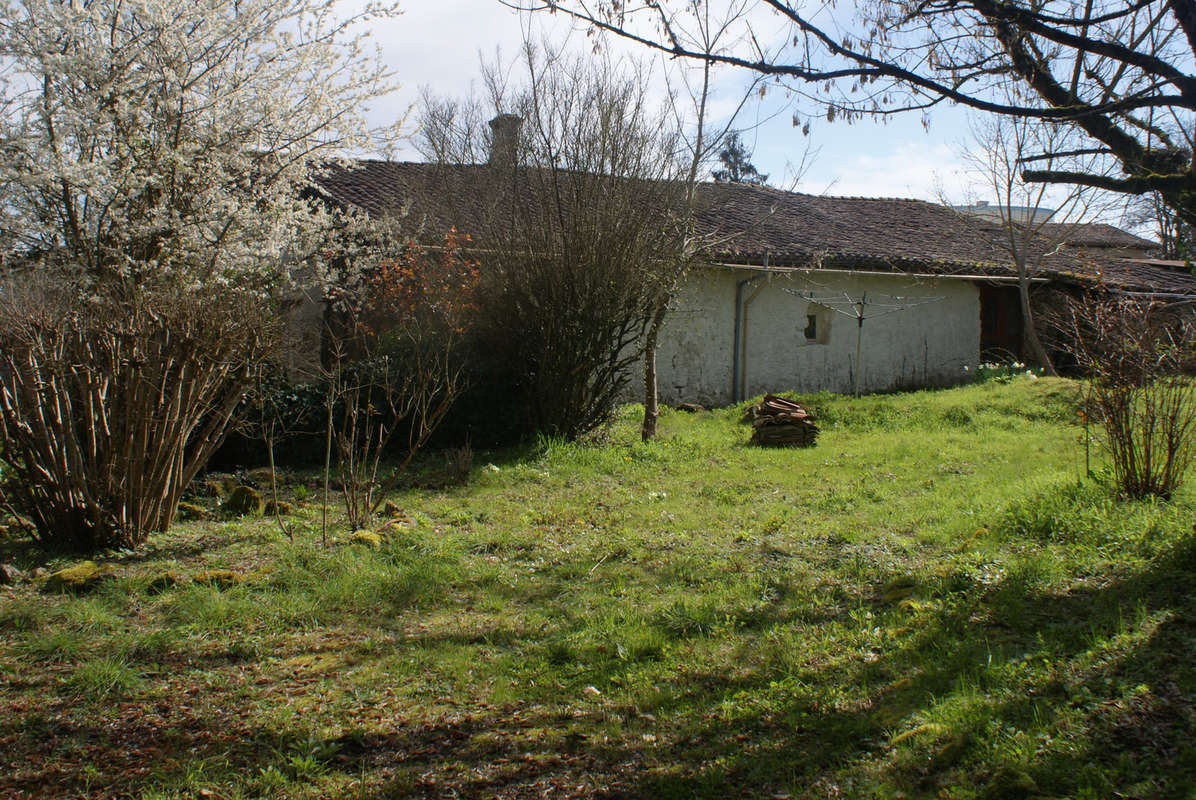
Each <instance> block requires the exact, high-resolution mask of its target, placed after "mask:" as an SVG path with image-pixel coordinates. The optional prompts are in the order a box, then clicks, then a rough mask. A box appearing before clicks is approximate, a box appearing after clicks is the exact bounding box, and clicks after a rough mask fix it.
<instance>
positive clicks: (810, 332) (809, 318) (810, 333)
mask: <svg viewBox="0 0 1196 800" xmlns="http://www.w3.org/2000/svg"><path fill="white" fill-rule="evenodd" d="M805 334H806V341H807V342H816V341H818V315H817V314H806V330H805Z"/></svg>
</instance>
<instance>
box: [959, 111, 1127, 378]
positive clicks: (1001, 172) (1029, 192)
mask: <svg viewBox="0 0 1196 800" xmlns="http://www.w3.org/2000/svg"><path fill="white" fill-rule="evenodd" d="M1068 138H1072V133H1071V130H1070V129H1069V128H1068V127H1067V126H1064V125H1062V124H1060V123H1056V122H1044V121H1042V120H1034V119H1029V118H1025V117H1000V116H985V117H981V118H977V119H974V120H973V124H972V139H973V142H974V146H973V147H971V148H968V149H966V150H964V151H963V152H962V153H961V156H962V157H963V160H964V161H965V162H966V163H968V164H970V166H971V167H972V168H973V171H974V172H975V173H977V174H978V175H979V177H980V179H981V183H982V185H984V187H985V189H986V190H987V192H989V193H991V196H992V197H994V198H995V199H996V205H995V208H996V210H997V212H998V215H999V221H1000V230H999V233H998V234H997V235H998V236H999V244H1000V246H1001V248H1002V249H1004V250H1005V252H1006V253H1008V255H1009V258H1010V261H1011V262H1012V264H1013V267H1014V270H1015V272H1016V274H1017V287H1018V296H1019V300H1020V305H1021V313H1022V321H1023V325H1024V335H1025V340H1026V343H1027V344H1028V345H1029V347H1030V351H1031V353H1032V356H1033V360H1034V361H1035V362H1037V363H1038V364H1039V365H1040V366H1041V367H1042V368H1043V369H1044V370H1045V371H1046V372H1047V374H1049V375H1055V374H1056V372H1055V367H1054V364H1053V363H1052V362H1051V358H1050V355H1049V353H1048V352H1047V350H1046V348H1045V347H1044V346H1043V343H1042V339H1041V337H1040V336H1039V333H1038V325H1037V323H1036V320H1035V314H1034V305H1033V303H1031V297H1030V293H1031V288H1032V281H1033V280H1034V278H1035V277H1036V276H1038V275H1039V274H1040V273H1041V272H1042V270H1043V268H1044V267H1045V266H1046V263H1047V262H1048V261H1050V260H1051V259H1053V258H1055V257H1056V256H1059V255H1061V254H1062V253H1063V252H1064V251H1065V250H1066V249H1067V245H1068V243H1069V241H1070V240H1071V239H1072V238H1073V235H1074V234H1075V233H1076V232H1077V231H1078V230H1079V226H1080V225H1082V224H1083V223H1085V222H1086V221H1087V220H1088V219H1089V218H1091V216H1093V215H1094V214H1096V213H1098V212H1099V211H1100V210H1102V208H1105V207H1108V206H1109V205H1111V202H1110V200H1109V197H1108V195H1107V193H1102V192H1100V191H1098V190H1095V189H1093V188H1092V187H1090V186H1082V185H1071V186H1066V187H1064V188H1063V189H1062V190H1057V189H1056V188H1055V187H1053V186H1052V185H1050V184H1045V183H1028V182H1026V181H1025V180H1024V179H1023V175H1022V162H1023V160H1024V159H1025V157H1026V156H1027V155H1028V154H1031V153H1043V152H1054V151H1058V150H1062V149H1064V148H1065V147H1066V143H1065V141H1064V140H1066V139H1068ZM1095 168H1096V167H1095V165H1093V167H1092V168H1091V169H1093V170H1095Z"/></svg>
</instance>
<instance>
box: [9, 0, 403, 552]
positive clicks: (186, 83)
mask: <svg viewBox="0 0 1196 800" xmlns="http://www.w3.org/2000/svg"><path fill="white" fill-rule="evenodd" d="M394 13H396V9H395V8H394V7H393V6H390V5H374V4H371V5H369V6H367V7H365V8H363V9H361V10H359V11H357V12H356V13H352V14H345V13H344V12H343V11H342V10H341V9H339V8H338V7H337V5H336V3H335V2H332V3H330V2H326V0H193V1H192V2H186V3H176V2H170V0H19V1H17V0H0V153H3V157H2V158H0V241H3V242H5V243H6V252H5V253H3V254H2V255H3V258H4V260H5V262H6V264H7V267H8V273H9V274H8V276H7V277H6V281H5V283H4V285H3V287H2V288H0V303H2V305H3V308H0V433H2V434H3V442H2V443H0V458H3V460H4V462H5V463H6V464H7V466H8V467H9V468H10V470H11V471H12V473H11V474H12V475H13V476H14V477H11V478H10V479H9V481H8V482H7V484H6V485H5V486H4V488H3V490H2V494H0V498H2V499H3V501H4V502H5V504H6V505H7V506H8V507H9V510H10V511H12V512H14V513H15V514H17V515H18V516H19V517H21V518H23V519H24V520H25V521H26V522H28V523H29V526H30V528H31V530H33V531H34V535H35V536H36V537H37V538H38V539H40V540H41V541H43V542H45V543H47V544H53V545H57V546H71V547H78V548H94V547H98V546H106V545H113V544H120V545H135V544H138V543H139V542H141V541H143V540H144V538H145V536H146V535H148V533H150V532H152V531H154V530H162V529H165V528H166V527H167V526H169V524H170V522H171V520H172V517H173V514H174V509H175V507H176V505H177V500H178V496H179V494H180V493H181V491H182V489H183V488H184V487H185V486H186V484H187V482H188V481H189V480H190V479H191V477H192V476H193V475H194V474H195V473H196V471H197V470H198V469H200V468H201V467H202V465H203V463H204V461H206V459H207V457H208V456H209V455H210V454H211V452H212V450H214V449H215V447H216V446H218V445H219V443H220V441H222V439H223V437H224V434H225V433H226V431H227V427H228V424H229V421H230V419H231V415H232V413H233V408H234V407H235V405H236V401H237V399H239V397H240V396H241V393H242V391H243V388H244V387H245V386H246V385H248V383H249V382H250V381H249V378H250V377H251V375H252V373H253V371H254V370H255V369H256V368H257V365H258V364H259V363H260V361H261V359H262V357H263V355H264V354H265V353H266V352H267V350H268V348H269V344H270V338H271V337H270V330H269V328H270V325H269V323H270V320H271V314H270V311H271V308H272V303H273V302H274V299H273V298H274V297H276V295H277V292H278V289H279V287H281V286H284V285H285V284H286V280H287V277H288V276H287V274H286V272H287V269H288V266H287V265H288V264H297V263H300V262H301V261H302V260H303V257H304V254H305V252H306V251H307V250H308V249H309V248H310V247H311V246H314V245H315V243H317V242H318V241H319V239H320V233H321V231H322V230H323V229H324V228H325V223H326V221H327V220H326V212H325V211H324V210H323V209H322V208H320V207H319V206H318V205H317V204H316V203H314V202H313V201H312V199H311V197H312V193H311V192H309V191H308V189H309V187H310V185H311V181H312V178H313V175H314V174H315V172H316V170H318V168H319V164H320V163H322V162H325V161H327V160H329V159H331V158H334V157H337V156H343V155H346V154H351V153H354V152H361V151H363V150H366V149H371V148H372V147H373V146H375V145H377V144H378V143H379V142H380V141H383V140H386V139H388V138H389V136H390V134H391V133H392V131H390V130H384V131H379V130H372V129H370V127H369V126H368V125H367V123H366V120H365V113H366V111H367V105H368V103H369V102H370V101H371V100H374V99H376V98H379V97H381V96H382V95H384V94H385V93H386V92H387V91H388V90H389V88H390V87H389V85H388V76H387V74H386V71H385V69H384V68H383V66H382V65H381V63H380V62H379V60H378V58H377V57H376V55H375V56H373V57H370V54H369V53H368V52H367V50H366V46H367V42H366V40H365V38H364V34H363V33H361V31H363V30H364V28H365V25H364V23H368V22H369V21H370V20H372V19H374V18H377V17H379V16H388V15H392V14H394Z"/></svg>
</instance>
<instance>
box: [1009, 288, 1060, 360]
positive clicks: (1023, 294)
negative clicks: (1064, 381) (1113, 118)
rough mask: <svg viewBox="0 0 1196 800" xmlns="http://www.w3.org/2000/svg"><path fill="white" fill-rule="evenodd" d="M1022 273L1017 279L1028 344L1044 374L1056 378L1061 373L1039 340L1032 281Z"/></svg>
mask: <svg viewBox="0 0 1196 800" xmlns="http://www.w3.org/2000/svg"><path fill="white" fill-rule="evenodd" d="M1020 272H1021V274H1019V275H1018V277H1017V294H1018V297H1019V298H1020V299H1021V304H1022V324H1023V330H1024V331H1025V337H1026V342H1027V343H1028V344H1029V345H1030V354H1031V355H1032V356H1033V358H1034V360H1035V361H1037V362H1038V365H1039V366H1040V367H1042V369H1043V372H1044V373H1046V374H1047V375H1050V376H1051V377H1052V378H1056V377H1058V376H1059V373H1058V372H1056V371H1055V365H1054V364H1053V363H1051V357H1050V355H1048V354H1047V351H1046V348H1045V347H1043V346H1042V340H1041V339H1040V338H1038V327H1037V326H1036V325H1035V324H1034V311H1033V310H1032V309H1031V308H1030V280H1029V278H1028V277H1027V276H1026V274H1025V272H1024V271H1020Z"/></svg>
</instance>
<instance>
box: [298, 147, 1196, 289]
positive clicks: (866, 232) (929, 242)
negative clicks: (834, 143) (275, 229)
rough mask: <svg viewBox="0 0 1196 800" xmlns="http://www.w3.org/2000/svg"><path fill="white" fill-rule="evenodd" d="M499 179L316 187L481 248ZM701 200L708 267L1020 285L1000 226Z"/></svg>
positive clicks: (482, 172) (1067, 274)
mask: <svg viewBox="0 0 1196 800" xmlns="http://www.w3.org/2000/svg"><path fill="white" fill-rule="evenodd" d="M493 176H494V172H493V168H491V167H488V166H484V165H463V166H442V165H435V164H414V163H401V162H388V161H358V162H354V163H353V164H352V165H351V166H330V167H328V168H327V169H326V170H325V172H324V173H323V174H322V175H321V176H320V177H319V178H318V179H317V182H318V185H319V187H320V190H321V193H322V194H323V195H324V196H325V197H326V198H327V199H329V200H331V201H332V202H334V203H338V204H341V205H353V206H357V207H360V208H362V209H364V210H365V211H367V212H369V213H370V214H381V213H388V212H402V213H407V214H409V215H411V216H412V218H413V220H414V221H415V222H416V223H417V224H422V225H424V226H426V228H427V229H428V230H430V231H434V232H442V231H445V230H447V229H448V228H449V227H456V228H457V229H458V230H460V231H462V232H464V233H469V234H471V235H473V236H474V239H475V241H476V242H478V244H479V245H480V246H482V247H484V246H485V243H484V241H480V240H479V236H481V235H482V233H483V232H482V227H483V225H482V221H483V220H484V219H485V218H486V217H487V215H488V214H490V213H491V212H492V211H493V210H494V209H495V208H496V207H497V203H498V199H497V198H496V197H495V196H494V195H495V193H494V192H493V191H492V190H488V188H487V185H488V184H490V182H491V181H492V180H493ZM697 199H698V212H697V222H698V234H699V235H701V236H703V237H705V238H706V239H707V241H709V242H710V245H709V248H708V252H709V257H710V258H711V260H713V261H721V262H727V263H733V264H763V263H764V261H765V259H766V258H767V260H768V263H769V264H771V265H775V266H778V267H779V266H811V267H817V266H823V267H827V268H830V267H835V268H844V267H847V268H853V269H872V270H895V271H903V272H912V271H918V272H930V273H936V274H940V273H941V274H950V273H966V274H984V275H993V276H1009V275H1011V274H1013V269H1012V266H1011V263H1010V258H1009V255H1008V252H1007V251H1006V250H1005V249H1004V246H1003V243H1002V233H1003V229H1002V227H1001V225H1000V223H999V222H995V221H992V220H986V219H984V218H982V217H976V216H970V215H967V214H964V213H960V212H958V211H956V210H953V209H951V208H948V207H946V206H941V205H937V204H934V203H928V202H925V201H922V200H907V199H899V198H864V197H826V196H822V195H809V194H800V193H796V192H785V191H781V190H779V189H773V188H771V187H757V186H749V185H744V184H731V183H704V184H702V185H701V186H700V187H699V190H698V193H697ZM1105 229H1108V230H1105ZM1090 231H1091V233H1092V234H1093V237H1095V239H1094V240H1096V239H1101V240H1108V241H1116V242H1117V246H1127V242H1129V241H1136V242H1144V241H1146V240H1142V239H1138V237H1136V236H1133V235H1132V234H1128V233H1125V232H1124V231H1119V229H1117V228H1114V227H1113V226H1093V227H1092V228H1091V229H1090ZM1113 232H1117V233H1116V234H1115V233H1113ZM1118 234H1123V236H1120V235H1118ZM1090 238H1092V237H1090ZM1048 244H1049V243H1046V242H1045V241H1044V246H1048ZM1151 244H1153V243H1151ZM1128 246H1134V245H1128ZM1043 271H1044V272H1045V273H1046V274H1048V275H1052V276H1055V277H1058V278H1061V279H1065V280H1074V281H1081V282H1088V281H1094V280H1100V279H1102V278H1103V279H1104V280H1106V281H1112V282H1114V283H1116V284H1118V285H1119V286H1122V287H1124V288H1128V289H1133V290H1137V291H1159V292H1177V293H1191V294H1196V276H1194V275H1192V274H1191V273H1190V272H1188V271H1186V270H1176V269H1169V268H1165V267H1161V266H1155V265H1151V264H1149V263H1142V262H1140V261H1139V262H1129V261H1122V260H1120V259H1112V258H1101V257H1098V256H1094V255H1092V254H1091V253H1085V252H1083V251H1079V250H1068V249H1065V250H1063V251H1061V252H1059V253H1053V254H1050V255H1048V256H1046V257H1045V258H1044V263H1043Z"/></svg>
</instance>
